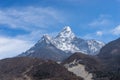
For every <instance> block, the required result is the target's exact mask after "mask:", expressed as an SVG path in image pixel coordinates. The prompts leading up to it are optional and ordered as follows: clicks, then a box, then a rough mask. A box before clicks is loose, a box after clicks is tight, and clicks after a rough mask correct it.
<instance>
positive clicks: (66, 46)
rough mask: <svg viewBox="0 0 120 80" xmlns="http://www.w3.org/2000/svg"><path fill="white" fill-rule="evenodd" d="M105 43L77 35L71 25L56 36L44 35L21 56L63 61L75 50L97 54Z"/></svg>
mask: <svg viewBox="0 0 120 80" xmlns="http://www.w3.org/2000/svg"><path fill="white" fill-rule="evenodd" d="M104 45H105V44H104V43H103V42H100V41H97V40H93V39H91V40H85V39H82V38H79V37H77V36H76V35H75V34H74V33H73V32H72V30H71V28H70V27H69V26H66V27H64V28H63V30H62V31H61V32H59V33H58V35H57V36H56V37H50V36H49V35H43V37H42V38H41V39H40V40H39V41H38V42H37V43H36V44H35V45H34V46H33V47H31V48H30V49H29V50H27V51H26V52H24V53H22V54H20V55H19V56H29V57H38V58H42V59H50V60H54V61H62V60H64V59H66V58H68V57H69V56H70V55H72V54H73V53H75V52H82V53H84V54H88V55H96V54H98V53H99V51H100V49H101V48H102V47H103V46H104Z"/></svg>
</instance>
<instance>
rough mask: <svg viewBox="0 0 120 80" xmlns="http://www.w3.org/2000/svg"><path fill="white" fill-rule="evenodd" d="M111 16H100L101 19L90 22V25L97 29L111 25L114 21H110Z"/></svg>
mask: <svg viewBox="0 0 120 80" xmlns="http://www.w3.org/2000/svg"><path fill="white" fill-rule="evenodd" d="M109 17H111V16H109V15H100V16H99V18H97V19H95V20H94V21H92V22H90V23H89V24H88V25H89V26H93V27H97V26H101V27H102V26H107V25H110V24H111V23H112V21H111V20H110V19H108V18H109Z"/></svg>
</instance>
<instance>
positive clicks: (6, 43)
mask: <svg viewBox="0 0 120 80" xmlns="http://www.w3.org/2000/svg"><path fill="white" fill-rule="evenodd" d="M32 45H33V43H32V42H30V41H24V40H20V39H17V38H7V37H0V59H2V58H6V57H13V56H16V55H18V54H20V53H21V52H24V51H26V50H27V49H29V48H30V47H31V46H32Z"/></svg>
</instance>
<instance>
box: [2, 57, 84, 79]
mask: <svg viewBox="0 0 120 80" xmlns="http://www.w3.org/2000/svg"><path fill="white" fill-rule="evenodd" d="M0 80H83V79H82V78H80V77H77V76H75V75H74V74H73V73H71V72H68V71H67V69H65V68H64V67H63V66H62V65H60V64H57V63H56V62H53V61H44V60H40V59H36V58H28V57H16V58H9V59H4V60H0Z"/></svg>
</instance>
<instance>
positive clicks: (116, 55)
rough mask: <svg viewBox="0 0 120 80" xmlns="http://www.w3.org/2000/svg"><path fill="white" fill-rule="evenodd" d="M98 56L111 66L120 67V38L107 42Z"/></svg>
mask: <svg viewBox="0 0 120 80" xmlns="http://www.w3.org/2000/svg"><path fill="white" fill-rule="evenodd" d="M98 57H99V58H100V59H101V60H102V61H103V62H104V63H106V64H107V65H108V66H111V68H112V67H114V66H115V67H117V66H119V67H120V38H119V39H117V40H114V41H112V42H110V43H108V44H106V46H104V47H103V48H102V49H101V50H100V53H99V54H98Z"/></svg>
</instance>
